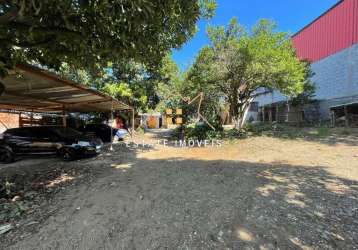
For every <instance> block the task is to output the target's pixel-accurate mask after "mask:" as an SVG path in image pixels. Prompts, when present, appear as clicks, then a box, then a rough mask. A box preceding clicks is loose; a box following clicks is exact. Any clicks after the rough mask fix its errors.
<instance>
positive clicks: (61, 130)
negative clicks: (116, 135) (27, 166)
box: [0, 126, 103, 163]
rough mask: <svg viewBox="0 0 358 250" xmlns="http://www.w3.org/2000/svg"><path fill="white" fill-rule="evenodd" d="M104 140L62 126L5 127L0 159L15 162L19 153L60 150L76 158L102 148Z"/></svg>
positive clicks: (68, 157)
mask: <svg viewBox="0 0 358 250" xmlns="http://www.w3.org/2000/svg"><path fill="white" fill-rule="evenodd" d="M102 145H103V142H102V140H101V139H99V138H96V137H89V136H84V135H82V134H81V133H80V132H78V131H76V130H74V129H71V128H65V127H60V126H39V127H24V128H13V129H8V130H6V131H5V132H4V133H3V134H2V135H1V138H0V162H4V163H10V162H13V161H14V160H15V158H16V156H19V155H41V154H57V155H59V156H61V157H62V158H63V159H64V160H73V159H76V158H79V157H83V156H86V155H95V154H97V153H99V152H100V150H101V148H102Z"/></svg>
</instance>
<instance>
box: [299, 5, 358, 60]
mask: <svg viewBox="0 0 358 250" xmlns="http://www.w3.org/2000/svg"><path fill="white" fill-rule="evenodd" d="M292 41H293V45H294V47H295V48H296V51H297V55H298V57H299V58H301V59H308V60H309V61H312V62H314V61H318V60H321V59H323V58H325V57H327V56H329V55H332V54H334V53H336V52H339V51H341V50H343V49H345V48H348V47H350V46H352V45H354V44H355V43H358V0H342V1H339V2H338V3H337V4H336V5H334V6H333V7H332V8H331V9H329V10H328V11H327V12H325V13H324V14H322V15H321V16H320V17H319V18H317V19H315V20H314V21H313V22H311V23H310V24H309V25H307V26H305V27H304V28H303V29H302V30H300V31H299V32H298V33H296V34H295V35H294V36H293V37H292Z"/></svg>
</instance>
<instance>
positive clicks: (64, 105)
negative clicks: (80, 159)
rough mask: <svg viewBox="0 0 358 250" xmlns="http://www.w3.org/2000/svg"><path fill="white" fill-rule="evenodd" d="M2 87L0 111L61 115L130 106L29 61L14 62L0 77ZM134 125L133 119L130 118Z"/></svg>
mask: <svg viewBox="0 0 358 250" xmlns="http://www.w3.org/2000/svg"><path fill="white" fill-rule="evenodd" d="M1 83H2V85H4V86H3V87H4V91H3V93H2V94H1V93H0V94H1V96H0V109H1V110H2V111H6V110H7V111H14V110H15V111H22V112H36V113H51V112H52V113H57V114H60V115H62V116H63V117H64V119H63V125H64V126H66V119H65V115H66V113H67V112H80V113H86V112H111V114H113V111H120V110H126V111H131V112H132V119H134V109H133V108H132V107H131V106H129V105H127V104H125V103H123V102H121V101H119V100H117V99H114V98H112V97H110V96H108V95H106V94H104V93H101V92H99V91H97V90H94V89H91V88H89V87H86V86H83V85H81V84H79V83H75V82H73V81H69V80H66V79H63V78H61V77H59V76H58V75H56V74H54V73H52V72H49V71H48V70H44V69H41V68H38V67H34V66H31V65H25V64H21V65H17V66H16V68H15V70H13V71H11V72H10V73H9V75H8V76H7V77H5V78H4V79H2V80H1ZM132 126H134V120H132Z"/></svg>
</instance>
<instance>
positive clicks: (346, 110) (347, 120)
mask: <svg viewBox="0 0 358 250" xmlns="http://www.w3.org/2000/svg"><path fill="white" fill-rule="evenodd" d="M344 116H345V118H346V119H345V122H346V127H349V117H348V108H347V106H344Z"/></svg>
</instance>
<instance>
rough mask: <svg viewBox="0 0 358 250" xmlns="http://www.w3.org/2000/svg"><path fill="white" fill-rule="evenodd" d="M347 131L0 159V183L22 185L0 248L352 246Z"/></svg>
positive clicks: (356, 217)
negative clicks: (73, 158)
mask: <svg viewBox="0 0 358 250" xmlns="http://www.w3.org/2000/svg"><path fill="white" fill-rule="evenodd" d="M357 135H358V134H350V135H344V136H343V135H339V136H338V135H335V134H334V135H330V136H327V137H325V138H321V139H316V138H315V139H312V138H309V137H307V138H301V139H283V138H274V137H266V136H261V137H253V138H248V139H243V140H238V141H231V142H226V143H225V144H224V145H223V146H222V147H216V146H215V147H207V148H190V149H189V148H175V147H163V146H156V147H154V148H148V147H146V148H144V149H143V148H131V149H128V148H126V147H125V146H124V145H116V147H115V152H113V153H110V152H107V153H104V154H103V155H101V156H98V157H97V158H95V159H85V160H81V161H77V162H72V163H67V164H66V163H63V162H61V161H58V160H57V159H54V158H53V159H46V158H44V159H39V160H24V161H20V162H17V163H15V164H12V165H6V166H5V165H2V166H0V176H1V177H2V178H3V179H4V178H5V177H7V178H8V179H9V180H14V179H15V180H17V182H19V183H20V181H21V180H26V181H23V183H26V185H25V186H24V187H22V189H23V190H25V191H23V192H21V191H19V195H18V198H16V197H15V200H17V199H18V202H19V204H22V206H24V208H23V209H22V210H21V211H22V215H21V216H20V215H19V218H20V219H12V220H10V222H12V223H13V225H14V228H13V229H12V230H11V231H9V232H7V233H6V234H3V235H1V237H2V238H1V240H0V244H1V245H0V247H1V248H3V249H278V248H279V249H358V147H357V146H358V137H357ZM149 137H150V138H152V139H153V138H154V139H155V138H158V137H160V135H159V136H158V134H150V135H149V136H148V135H147V136H146V137H145V139H148V138H149ZM139 139H141V138H138V140H139ZM19 180H20V181H19ZM4 201H5V200H3V202H4Z"/></svg>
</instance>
